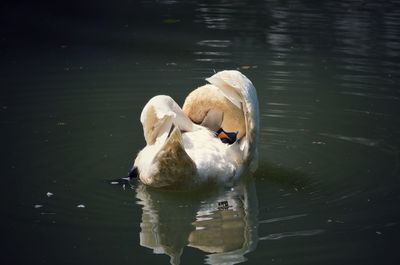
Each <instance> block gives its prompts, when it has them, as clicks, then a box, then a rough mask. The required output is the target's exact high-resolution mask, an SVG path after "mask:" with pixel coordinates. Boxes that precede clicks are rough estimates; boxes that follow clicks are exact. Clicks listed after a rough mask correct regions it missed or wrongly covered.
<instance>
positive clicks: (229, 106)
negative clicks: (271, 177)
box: [183, 70, 260, 171]
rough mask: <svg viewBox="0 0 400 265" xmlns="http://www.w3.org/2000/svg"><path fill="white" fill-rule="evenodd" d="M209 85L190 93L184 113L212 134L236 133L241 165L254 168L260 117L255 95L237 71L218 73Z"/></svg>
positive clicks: (247, 82)
mask: <svg viewBox="0 0 400 265" xmlns="http://www.w3.org/2000/svg"><path fill="white" fill-rule="evenodd" d="M206 80H207V81H208V82H209V83H210V84H208V85H205V86H202V87H199V88H197V89H196V90H194V91H192V92H191V93H190V94H189V95H188V97H187V98H186V100H185V103H184V105H183V111H184V112H185V114H186V115H187V116H188V117H189V118H190V119H191V120H192V121H194V122H195V123H199V124H204V125H206V126H207V127H209V128H210V129H212V130H216V129H218V128H222V129H224V130H225V131H228V132H238V134H237V138H238V139H239V140H240V144H241V150H242V152H243V159H244V161H248V162H250V163H251V168H252V171H254V170H255V169H256V167H257V158H258V153H257V144H258V138H259V123H260V114H259V106H258V98H257V92H256V89H255V87H254V86H253V84H252V83H251V81H250V80H249V79H248V78H247V77H246V76H244V75H243V74H242V73H240V72H239V71H235V70H227V71H221V72H218V73H216V74H214V75H213V76H211V77H210V78H207V79H206Z"/></svg>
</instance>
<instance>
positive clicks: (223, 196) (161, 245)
mask: <svg viewBox="0 0 400 265" xmlns="http://www.w3.org/2000/svg"><path fill="white" fill-rule="evenodd" d="M136 192H137V193H136V194H137V195H136V197H137V198H138V199H139V201H138V204H140V205H142V206H143V207H142V209H143V213H142V222H141V224H140V227H141V232H140V245H141V246H143V247H147V248H150V249H152V250H153V253H155V254H166V255H168V256H170V263H171V264H174V265H175V264H179V263H180V258H181V256H182V254H183V250H184V248H185V246H189V247H192V248H197V249H199V250H201V251H203V252H205V253H207V256H206V263H207V264H221V263H224V264H236V263H240V262H244V261H245V260H246V258H245V257H244V255H245V254H246V253H248V252H250V251H253V250H254V249H255V248H256V246H257V241H258V233H257V228H258V221H257V214H258V201H257V194H256V189H255V185H254V180H246V181H243V182H242V183H240V184H238V185H237V186H235V187H234V188H231V189H229V190H224V191H215V192H212V194H211V196H210V192H207V193H206V194H204V192H203V193H200V192H198V193H197V194H194V193H186V192H185V193H182V192H168V191H161V190H155V189H152V188H149V187H146V186H145V185H142V184H140V185H139V186H138V187H137V189H136Z"/></svg>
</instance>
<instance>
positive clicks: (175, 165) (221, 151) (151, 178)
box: [131, 70, 259, 188]
mask: <svg viewBox="0 0 400 265" xmlns="http://www.w3.org/2000/svg"><path fill="white" fill-rule="evenodd" d="M206 80H207V81H208V82H209V83H210V84H208V85H205V86H202V87H199V88H197V89H196V90H194V91H192V92H191V93H190V94H189V95H188V97H187V98H186V100H185V103H184V106H183V108H182V109H181V108H180V107H179V106H178V104H177V103H176V102H175V101H174V100H173V99H172V98H171V97H169V96H163V95H161V96H155V97H153V98H152V99H150V101H149V102H148V103H147V104H146V106H145V107H144V108H143V111H142V113H141V116H140V121H141V123H142V124H143V131H144V137H145V140H146V143H147V145H146V147H144V148H143V149H142V150H141V151H140V152H139V154H138V155H137V157H136V159H135V162H134V166H133V168H132V172H133V173H134V174H137V175H138V176H139V178H140V180H141V182H143V183H144V184H147V185H150V186H154V187H172V188H188V187H194V186H198V185H200V184H203V183H209V182H215V183H222V184H225V185H231V184H232V183H233V182H234V181H235V180H237V179H238V178H239V177H240V176H241V175H242V174H243V172H244V171H245V170H246V169H247V168H248V167H250V170H251V171H253V172H254V171H255V169H256V168H257V158H258V153H257V142H258V137H259V136H258V135H259V109H258V99H257V93H256V90H255V87H254V86H253V84H252V83H251V81H250V80H249V79H248V78H247V77H246V76H244V75H243V74H241V73H240V72H238V71H235V70H229V71H221V72H218V73H216V74H215V75H213V76H211V77H210V78H207V79H206ZM219 128H222V129H223V130H225V131H232V132H237V140H235V141H234V143H233V144H227V143H223V142H222V141H221V139H219V138H218V137H217V136H216V132H215V131H216V130H218V129H219ZM132 172H131V175H133V174H132Z"/></svg>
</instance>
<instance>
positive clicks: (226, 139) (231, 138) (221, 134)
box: [216, 128, 239, 144]
mask: <svg viewBox="0 0 400 265" xmlns="http://www.w3.org/2000/svg"><path fill="white" fill-rule="evenodd" d="M238 133H239V132H226V131H224V130H223V129H222V128H220V129H219V130H218V131H217V132H216V135H217V137H218V138H219V139H221V141H222V142H223V143H225V144H233V143H234V142H236V140H237V135H238Z"/></svg>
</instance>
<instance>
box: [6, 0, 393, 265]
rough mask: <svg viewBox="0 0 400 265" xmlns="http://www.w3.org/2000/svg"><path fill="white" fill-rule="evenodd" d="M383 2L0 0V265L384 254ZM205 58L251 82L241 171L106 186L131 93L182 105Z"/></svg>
mask: <svg viewBox="0 0 400 265" xmlns="http://www.w3.org/2000/svg"><path fill="white" fill-rule="evenodd" d="M399 7H400V5H399V2H398V1H376V2H372V1H371V2H370V1H339V2H338V1H330V2H328V1H324V2H322V1H295V0H293V1H199V2H196V1H173V0H170V1H161V0H160V1H140V2H134V1H122V2H118V1H114V2H106V1H104V2H98V3H96V4H94V3H93V4H85V3H62V4H61V3H59V4H57V5H56V4H53V3H45V2H41V3H35V4H33V3H30V2H25V3H24V2H19V3H13V4H3V7H2V8H1V11H0V12H1V26H0V27H1V35H0V45H1V46H0V47H1V50H0V56H1V61H0V82H1V83H0V87H1V92H0V93H1V94H0V117H1V120H0V126H1V150H2V152H1V160H2V163H1V177H2V185H1V186H2V192H1V194H2V218H1V219H2V223H3V224H2V228H3V229H4V230H5V232H3V233H2V241H3V246H2V253H3V254H1V258H2V260H4V261H5V262H7V263H5V262H2V264H27V263H29V264H155V263H159V264H168V263H169V262H170V260H171V262H172V263H175V264H177V263H178V262H179V260H180V262H181V264H204V263H208V264H234V263H240V262H246V263H247V264H398V263H399V258H400V254H399V246H400V240H399V236H400V233H399V230H400V213H399V204H400V193H399V191H400V186H399V184H400V170H399V167H400V162H399V153H400V149H399V148H400V140H399V139H400V118H399V114H400V89H399V83H400V72H399V69H400V13H399V12H398V10H400V9H399ZM222 69H240V70H241V71H242V72H243V73H244V74H245V75H247V76H248V77H249V78H250V79H251V80H252V81H253V83H254V85H255V87H256V88H257V91H258V95H259V101H260V112H261V117H262V127H261V143H260V146H259V149H260V153H261V161H260V162H261V164H260V169H259V170H258V171H257V173H256V175H255V177H254V179H253V180H248V181H245V183H242V184H240V185H238V186H237V187H234V188H233V189H231V190H226V191H214V192H208V193H198V194H185V193H173V192H172V193H171V192H161V191H157V190H149V189H147V188H145V187H143V186H141V185H140V184H139V183H137V182H133V183H132V187H130V186H129V187H128V186H126V187H125V189H123V188H122V187H121V186H117V185H110V184H109V183H108V182H107V181H106V180H108V179H113V178H117V177H121V176H124V175H126V173H127V171H128V170H129V169H130V167H131V164H132V161H133V159H134V157H135V155H136V153H137V151H138V150H139V149H140V148H142V147H143V146H144V139H143V135H142V129H141V124H140V122H139V115H140V112H141V109H142V107H143V106H144V104H145V103H146V102H147V100H149V99H150V98H151V97H152V96H154V95H157V94H168V95H170V96H172V97H173V98H174V99H175V100H176V101H177V102H178V103H180V104H182V102H183V100H184V98H185V96H186V95H187V94H188V93H189V91H191V90H192V89H193V88H195V87H197V86H200V85H202V84H204V81H203V79H204V78H205V77H208V76H210V75H212V74H213V73H214V70H216V71H218V70H222ZM48 192H50V193H51V194H52V195H51V194H48ZM48 195H49V196H48ZM79 205H81V206H84V207H78V206H79ZM170 256H171V258H170Z"/></svg>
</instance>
